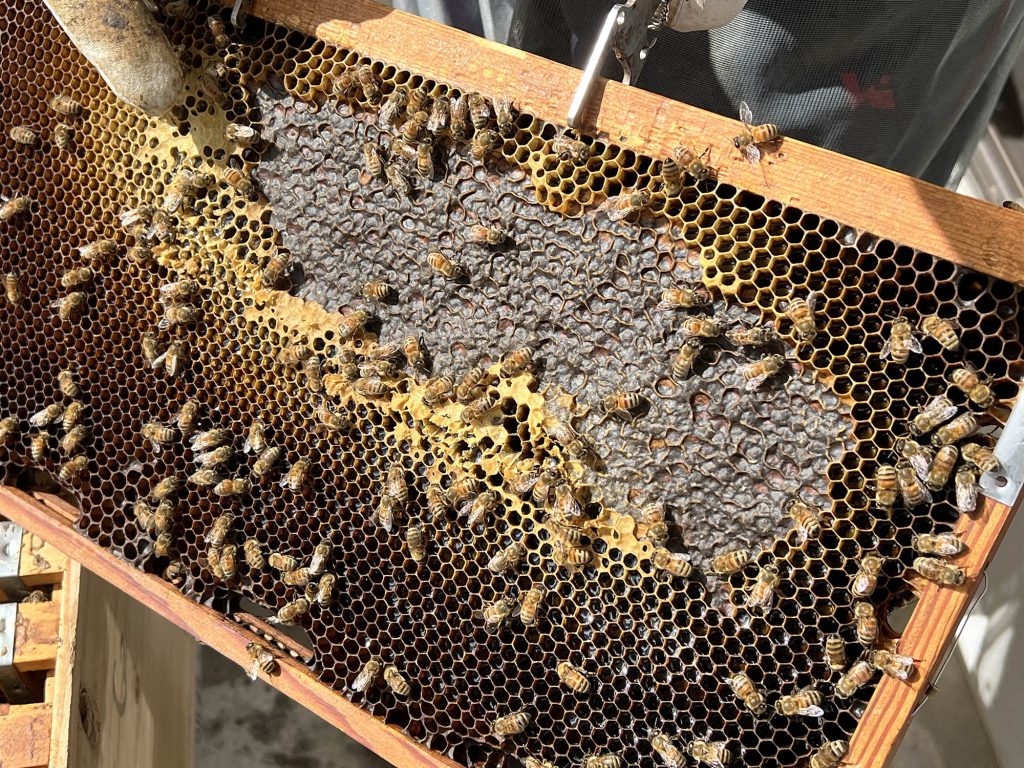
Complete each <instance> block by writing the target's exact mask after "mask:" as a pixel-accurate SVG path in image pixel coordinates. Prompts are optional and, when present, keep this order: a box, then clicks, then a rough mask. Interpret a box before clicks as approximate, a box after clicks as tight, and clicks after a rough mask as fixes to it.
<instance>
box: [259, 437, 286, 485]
mask: <svg viewBox="0 0 1024 768" xmlns="http://www.w3.org/2000/svg"><path fill="white" fill-rule="evenodd" d="M283 455H284V449H283V448H281V447H280V446H278V445H270V446H267V447H266V448H264V449H263V451H262V452H261V453H260V455H259V456H258V457H257V459H256V463H255V464H253V465H252V475H253V477H255V478H256V479H257V480H262V479H263V478H264V477H266V476H267V475H268V474H269V473H270V470H272V469H273V468H274V465H275V464H277V462H278V461H280V460H281V457H282V456H283Z"/></svg>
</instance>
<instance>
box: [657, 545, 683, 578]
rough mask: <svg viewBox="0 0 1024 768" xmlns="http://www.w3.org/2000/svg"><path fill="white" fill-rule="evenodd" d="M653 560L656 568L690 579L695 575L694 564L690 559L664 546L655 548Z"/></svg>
mask: <svg viewBox="0 0 1024 768" xmlns="http://www.w3.org/2000/svg"><path fill="white" fill-rule="evenodd" d="M651 562H652V563H653V564H654V567H655V568H657V569H659V570H662V571H665V572H666V573H670V574H672V575H673V576H679V577H680V578H683V579H688V578H690V576H691V575H693V564H692V563H691V562H690V561H689V560H687V559H686V558H685V557H684V556H683V555H679V554H676V553H675V552H669V551H668V550H667V549H665V548H664V547H658V548H656V549H655V550H654V554H653V555H652V556H651Z"/></svg>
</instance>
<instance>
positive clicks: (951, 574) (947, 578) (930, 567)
mask: <svg viewBox="0 0 1024 768" xmlns="http://www.w3.org/2000/svg"><path fill="white" fill-rule="evenodd" d="M913 568H914V570H915V571H917V572H918V573H919V574H921V575H922V576H924V577H925V578H926V579H928V580H930V581H934V582H935V583H936V584H939V585H941V586H944V587H959V586H960V585H961V584H963V583H964V580H965V579H966V578H967V577H966V574H964V570H963V568H957V567H956V566H955V565H953V564H951V563H947V562H945V561H944V560H937V559H936V558H934V557H915V558H914V565H913Z"/></svg>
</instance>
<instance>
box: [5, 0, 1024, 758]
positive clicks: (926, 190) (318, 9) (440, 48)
mask: <svg viewBox="0 0 1024 768" xmlns="http://www.w3.org/2000/svg"><path fill="white" fill-rule="evenodd" d="M250 12H251V13H252V14H253V15H256V16H259V17H261V18H265V19H267V20H269V21H273V22H277V23H280V24H283V25H285V26H287V27H290V28H292V29H296V30H299V31H301V32H304V33H308V34H312V35H315V36H317V37H319V38H322V39H324V40H326V41H328V42H331V43H334V44H337V45H339V46H342V47H345V48H350V49H353V50H357V51H359V52H360V53H362V54H365V55H369V56H373V57H376V58H380V59H382V60H384V61H387V62H389V63H391V64H394V65H396V66H402V67H409V68H412V69H415V70H418V71H422V72H429V73H430V74H431V75H432V76H433V77H435V78H437V79H439V80H443V81H445V82H448V83H451V84H453V85H455V86H458V87H459V88H461V89H464V90H475V91H481V92H484V93H492V94H502V93H510V94H514V95H515V98H516V104H517V106H518V107H519V108H521V109H522V110H524V111H527V112H530V113H532V114H533V115H535V116H537V117H539V118H541V119H545V120H550V121H553V122H556V123H564V121H565V116H566V114H567V111H568V105H569V102H570V100H571V98H572V94H573V90H574V88H575V85H576V83H577V81H578V79H579V72H578V71H577V70H575V69H572V68H570V67H566V66H563V65H560V64H556V63H553V62H550V61H547V60H544V59H540V58H538V57H536V56H532V55H530V54H527V53H524V52H522V51H518V50H515V49H512V48H508V47H506V46H503V45H499V44H497V43H493V42H489V41H487V40H483V39H480V38H477V37H474V36H472V35H468V34H466V33H463V32H460V31H458V30H454V29H451V28H447V27H444V26H441V25H438V24H436V23H434V22H431V21H428V20H424V19H421V18H418V17H415V16H411V15H408V14H405V13H402V12H398V11H392V10H390V9H387V8H384V7H382V6H380V5H378V4H376V3H373V2H370V0H326V1H319V2H317V1H314V0H289V2H284V1H283V0H256V2H255V3H254V4H253V7H252V8H251V11H250ZM596 93H597V98H596V99H595V101H594V102H592V103H591V104H590V106H589V109H588V111H587V113H586V115H585V118H584V131H585V132H587V133H592V134H596V135H606V136H609V137H610V138H611V139H612V140H613V141H614V142H616V143H618V144H620V145H622V146H624V147H628V148H630V149H634V150H636V151H640V152H643V153H645V154H648V155H651V156H654V157H658V156H666V155H669V154H670V153H671V151H672V150H673V148H674V147H675V146H676V145H677V144H679V143H681V142H682V143H686V141H687V140H689V139H692V140H693V142H692V143H694V144H697V143H698V142H699V141H703V140H704V139H703V137H707V136H714V137H728V136H731V135H734V134H735V133H736V128H737V123H736V121H734V120H730V119H728V118H724V117H721V116H718V115H714V114H711V113H708V112H704V111H702V110H699V109H696V108H693V107H689V106H686V105H683V104H680V103H677V102H674V101H671V100H668V99H665V98H663V97H661V96H657V95H655V94H651V93H647V92H645V91H641V90H638V89H634V88H627V87H625V86H622V85H621V84H618V83H614V82H604V81H602V83H601V84H600V85H599V86H598V88H597V89H596ZM716 163H718V164H719V165H720V170H719V173H720V175H721V176H722V177H723V178H726V179H727V180H728V181H729V182H730V183H732V184H735V185H736V186H737V187H739V188H742V189H746V190H749V191H752V192H756V193H759V194H762V195H765V196H769V197H772V198H774V199H777V200H780V201H781V202H783V203H790V204H793V205H795V206H799V207H800V208H802V209H803V210H806V211H810V212H813V213H815V214H818V215H821V216H827V217H829V218H832V219H835V220H837V221H840V222H843V223H845V224H848V225H851V226H853V227H856V228H858V229H860V230H862V231H868V232H875V233H883V234H884V235H885V236H887V237H890V238H892V239H894V240H895V241H897V242H901V243H904V244H906V245H909V246H913V247H915V248H918V249H920V250H922V251H926V252H928V253H931V254H933V255H935V256H938V257H941V258H945V259H948V260H949V261H952V262H954V263H957V264H960V265H963V266H966V267H969V268H972V269H975V270H978V271H980V272H984V273H986V274H989V275H991V276H993V277H997V278H1000V279H1004V280H1009V281H1013V282H1020V280H1021V275H1022V273H1024V272H1022V269H1021V267H1022V262H1024V254H1021V253H1020V252H1019V242H1020V235H1021V232H1022V229H1024V226H1022V219H1021V218H1020V217H1019V214H1016V213H1014V212H1012V211H1008V210H1003V209H1000V208H998V207H996V206H993V205H990V204H987V203H984V202H981V201H977V200H971V199H967V198H964V197H961V196H959V195H956V194H954V193H952V192H949V191H947V190H944V189H941V188H939V187H935V186H933V185H930V184H926V183H924V182H922V181H919V180H917V179H913V178H910V177H907V176H904V175H901V174H898V173H894V172H891V171H887V170H884V169H881V168H877V167H874V166H870V165H867V164H865V163H862V162H860V161H857V160H854V159H851V158H847V157H843V156H841V155H837V154H834V153H832V152H829V151H827V150H823V149H820V148H817V147H813V146H810V145H807V144H802V143H800V142H797V141H792V140H788V141H786V143H785V147H784V157H780V158H777V159H775V160H774V161H772V162H771V163H770V164H768V165H766V166H765V168H764V169H763V170H764V172H762V169H761V168H757V167H753V166H750V165H748V164H747V163H746V162H745V161H744V160H743V159H742V158H740V157H739V155H738V153H735V152H732V153H730V152H721V153H718V154H717V155H716ZM867 189H870V190H871V193H870V194H866V193H863V194H851V190H855V191H856V190H867ZM880 199H884V200H885V201H886V205H884V206H882V205H878V204H877V200H880ZM1018 503H1019V499H1018ZM1016 506H1017V504H1014V505H1012V506H1008V505H1005V504H1001V503H998V502H995V501H992V500H987V499H986V500H985V501H984V503H983V505H982V508H981V510H980V511H979V513H978V514H977V515H976V516H975V517H974V518H967V517H964V518H962V519H961V521H960V524H959V526H958V529H957V530H958V532H959V533H960V534H961V535H962V537H963V539H964V541H965V543H966V544H967V545H968V547H969V553H968V554H967V555H966V556H965V557H964V558H963V559H962V560H961V561H958V562H959V564H961V565H962V566H963V567H964V569H965V571H966V573H967V576H968V578H967V581H966V583H965V584H964V586H963V587H961V588H958V589H939V588H938V587H936V586H935V585H933V584H930V583H926V582H923V581H922V582H917V583H914V585H913V586H914V589H915V592H916V594H917V596H918V597H919V602H918V604H917V606H916V608H915V610H914V612H913V615H912V617H911V619H910V621H909V623H908V625H907V627H906V630H905V632H904V634H903V639H902V641H901V645H900V649H901V652H903V653H905V654H907V655H910V656H912V657H914V658H915V659H918V660H919V665H918V670H919V674H917V675H916V677H914V678H913V679H912V681H911V682H909V683H903V682H900V681H897V680H894V679H892V678H888V677H884V678H883V679H882V681H881V682H880V683H879V684H878V686H877V690H876V692H875V694H874V696H873V697H872V699H871V701H870V704H869V705H868V708H867V710H866V711H865V713H864V716H863V718H862V719H861V721H860V724H859V726H858V728H857V731H856V733H855V735H854V737H853V740H852V742H851V750H850V753H849V754H848V756H847V758H846V762H848V763H850V764H853V765H858V766H861V767H862V768H882V766H886V765H889V764H890V762H891V760H892V758H893V756H894V754H895V751H896V748H897V746H898V745H899V743H900V740H901V738H902V736H903V734H904V733H905V731H906V728H907V726H908V724H909V722H910V720H911V718H912V715H913V713H914V711H915V708H916V707H917V706H918V704H919V702H921V701H922V700H923V698H924V697H925V696H926V694H927V690H928V687H929V685H930V683H931V681H932V680H933V678H934V676H935V675H936V674H937V672H938V671H940V669H941V664H942V660H943V659H944V658H945V656H946V654H947V653H948V652H949V651H950V649H951V646H952V644H953V642H954V639H955V637H954V635H955V629H956V627H957V625H958V623H959V622H960V620H961V619H962V618H963V616H964V615H965V614H966V613H967V611H968V608H969V605H970V602H971V599H972V597H973V595H974V594H975V592H976V591H977V589H978V587H979V584H980V576H981V574H982V573H983V571H984V569H985V567H986V566H987V565H988V563H989V561H990V560H991V558H992V556H993V554H994V552H995V550H996V547H997V546H998V544H999V542H1000V540H1001V538H1002V535H1003V533H1004V532H1005V531H1006V529H1007V527H1008V525H1009V523H1010V522H1011V520H1012V517H1013V514H1014V512H1015V511H1016ZM0 513H2V514H4V515H5V516H7V517H9V518H10V519H12V520H14V521H15V522H18V523H20V524H22V525H23V526H24V527H26V528H27V529H29V530H31V531H33V532H36V533H37V534H39V535H41V536H43V537H44V538H46V539H47V540H48V541H50V542H52V543H53V544H55V545H56V546H57V547H59V548H60V549H62V550H63V551H65V552H67V553H68V554H70V555H71V556H72V557H73V558H75V559H76V560H78V561H80V562H81V563H82V564H83V565H84V566H85V567H86V568H88V569H89V570H91V571H93V572H94V573H95V574H97V575H99V576H100V577H102V578H103V579H105V580H107V581H109V582H110V583H111V584H113V585H114V586H115V587H117V588H118V589H120V590H123V591H124V592H126V593H127V594H129V595H131V596H133V597H135V598H137V599H138V600H140V601H141V602H143V603H145V604H146V605H148V606H150V607H151V608H153V609H154V610H156V611H157V612H159V613H161V614H162V615H164V616H165V617H167V618H168V619H169V620H170V621H172V622H173V623H175V624H177V625H178V626H179V627H181V628H182V629H184V630H186V631H187V632H189V633H191V634H192V635H194V636H195V637H197V638H199V639H201V640H202V641H203V642H204V643H207V644H208V645H210V646H211V647H213V648H215V649H216V650H217V651H219V652H220V653H222V654H224V655H225V656H227V657H229V658H231V659H233V660H234V661H236V662H237V663H239V664H240V665H242V666H248V663H249V657H248V654H247V652H246V650H245V645H246V644H247V643H248V642H250V641H251V640H253V639H254V634H253V633H252V632H251V631H250V630H248V629H246V628H244V627H242V626H240V625H239V624H237V623H233V622H231V621H230V620H228V619H226V618H225V617H223V616H222V615H220V614H218V613H215V612H214V611H212V610H209V609H207V608H204V607H203V606H200V605H197V604H195V603H193V602H192V601H190V600H189V599H187V598H186V597H184V596H183V595H181V594H180V593H179V592H178V591H177V590H176V589H175V588H173V587H172V586H171V585H169V584H167V583H166V582H164V581H162V580H161V579H159V578H157V577H156V576H152V575H148V574H145V573H141V572H139V571H137V570H135V569H133V568H132V567H131V566H129V565H128V564H126V563H124V562H122V561H120V560H118V559H117V558H115V557H114V556H113V555H111V554H110V553H108V552H106V551H104V550H101V549H99V548H98V547H95V546H93V545H92V544H91V543H89V542H88V541H87V540H86V539H85V538H84V537H82V536H80V535H79V534H78V533H76V532H75V531H74V530H73V529H72V527H71V521H72V520H73V519H74V517H75V514H76V511H75V510H74V509H73V508H71V507H69V506H68V505H67V504H65V503H64V502H62V501H60V500H59V499H57V498H56V497H53V496H49V495H46V494H32V495H30V494H26V493H23V492H21V491H17V490H14V489H9V488H3V489H0ZM270 683H271V684H272V685H274V686H275V687H276V688H278V689H279V690H281V691H282V692H284V693H285V694H287V695H289V696H290V697H292V698H293V699H295V700H296V701H298V702H299V703H301V704H302V705H303V706H305V707H307V708H309V709H311V710H313V711H315V712H317V713H318V714H319V715H320V716H322V717H323V718H324V719H325V720H327V721H328V722H330V723H332V724H333V725H335V726H337V727H338V728H340V729H341V730H343V731H345V732H346V733H348V734H349V735H351V736H352V737H354V738H355V739H356V740H357V741H359V742H361V743H362V744H364V745H365V746H367V747H369V748H370V749H372V750H374V751H375V752H377V753H378V754H379V755H381V756H382V757H383V758H385V759H387V760H389V761H390V762H392V763H394V764H396V765H399V766H407V765H409V766H411V765H431V766H453V765H454V763H452V762H451V761H450V760H448V759H446V758H444V757H442V756H440V755H438V754H435V753H432V752H430V751H428V750H426V749H425V748H423V747H422V746H420V745H418V744H416V743H414V742H412V741H410V740H409V739H407V738H406V737H405V736H403V735H402V734H401V733H400V732H399V731H398V730H396V729H394V728H391V727H389V726H387V725H384V724H383V723H381V722H380V721H378V720H376V719H374V718H373V717H371V716H370V715H369V714H368V713H367V712H365V711H364V710H363V709H361V708H360V707H358V706H356V705H354V704H352V703H350V702H349V701H347V700H346V699H344V698H343V697H341V696H339V695H338V694H337V693H336V692H334V691H332V690H331V689H329V688H328V687H326V686H323V685H321V684H320V683H318V682H317V680H316V679H315V678H314V677H313V676H312V674H311V673H310V672H309V671H308V670H307V668H306V667H305V666H304V664H303V663H302V662H301V661H298V660H296V659H292V658H289V657H288V656H287V655H283V656H282V657H281V658H280V671H279V673H277V674H275V675H274V676H273V677H272V678H271V679H270Z"/></svg>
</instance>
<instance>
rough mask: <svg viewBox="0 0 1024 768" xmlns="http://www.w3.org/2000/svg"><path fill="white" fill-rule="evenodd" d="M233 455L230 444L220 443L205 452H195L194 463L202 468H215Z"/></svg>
mask: <svg viewBox="0 0 1024 768" xmlns="http://www.w3.org/2000/svg"><path fill="white" fill-rule="evenodd" d="M234 457H235V450H234V448H232V447H231V446H230V445H222V446H220V447H219V448H214V449H213V450H211V451H207V452H206V453H197V454H195V460H196V463H197V464H199V466H200V467H202V468H203V469H216V468H217V467H219V466H221V465H222V464H226V463H227V462H229V461H231V460H232V459H233V458H234Z"/></svg>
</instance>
